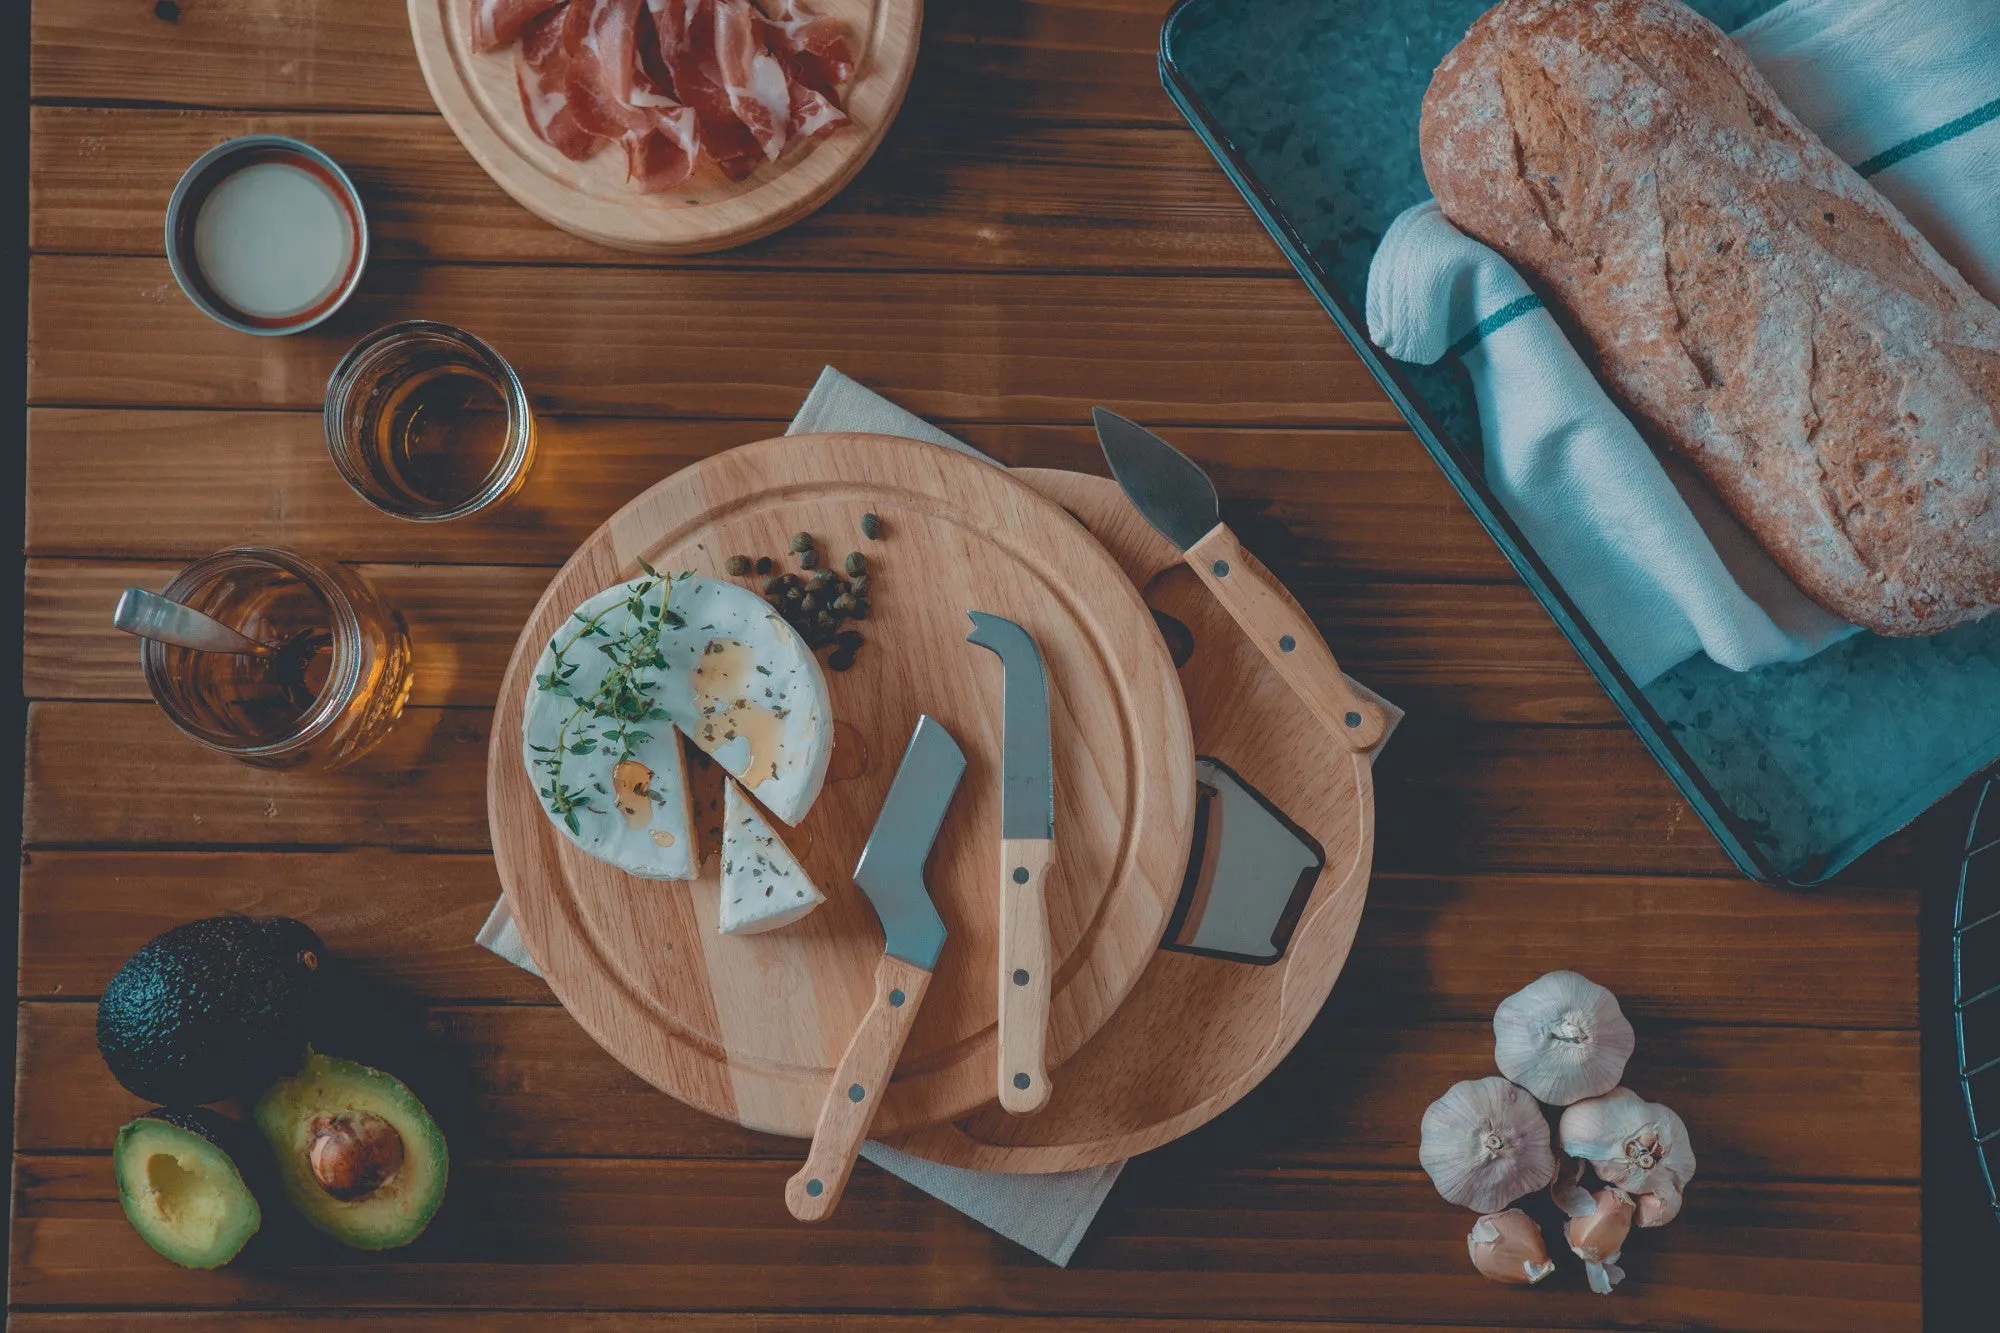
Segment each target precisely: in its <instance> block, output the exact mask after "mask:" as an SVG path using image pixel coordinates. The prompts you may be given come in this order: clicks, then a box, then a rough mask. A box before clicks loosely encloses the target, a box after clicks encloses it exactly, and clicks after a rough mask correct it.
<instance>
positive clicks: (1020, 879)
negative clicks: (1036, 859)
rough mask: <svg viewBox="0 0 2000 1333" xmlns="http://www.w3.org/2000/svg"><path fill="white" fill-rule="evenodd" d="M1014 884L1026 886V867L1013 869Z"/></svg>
mask: <svg viewBox="0 0 2000 1333" xmlns="http://www.w3.org/2000/svg"><path fill="white" fill-rule="evenodd" d="M1014 882H1015V883H1016V884H1026V883H1027V882H1028V867H1026V866H1015V867H1014Z"/></svg>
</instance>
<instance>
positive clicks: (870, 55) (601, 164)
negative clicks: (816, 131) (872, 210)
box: [409, 0, 924, 254]
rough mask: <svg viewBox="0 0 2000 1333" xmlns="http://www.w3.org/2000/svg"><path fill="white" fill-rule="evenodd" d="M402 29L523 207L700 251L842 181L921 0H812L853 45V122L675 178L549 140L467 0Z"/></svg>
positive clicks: (743, 235) (417, 15) (572, 227)
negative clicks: (655, 181)
mask: <svg viewBox="0 0 2000 1333" xmlns="http://www.w3.org/2000/svg"><path fill="white" fill-rule="evenodd" d="M409 7H410V35H411V37H412V39H413V40H414V41H415V43H416V48H417V63H418V64H419V65H421V66H422V67H423V71H424V82H425V83H427V84H428V85H429V86H430V90H431V100H432V101H434V102H436V103H437V109H438V110H439V111H440V112H441V113H443V115H444V119H445V123H446V124H448V125H450V126H451V128H452V132H453V133H454V134H456V135H458V140H459V142H460V143H462V144H464V145H465V149H466V151H467V152H469V153H471V154H472V158H473V161H475V162H477V163H479V165H480V166H481V167H482V168H484V169H485V171H486V174H487V175H489V176H491V177H492V178H493V180H494V183H495V184H497V185H499V187H500V188H501V189H503V190H505V191H506V192H507V193H508V194H510V195H512V196H513V198H514V201H515V202H516V203H518V204H520V205H521V206H522V207H523V208H525V209H527V210H528V211H529V212H531V213H533V214H534V215H535V216H537V217H539V218H541V219H542V220H543V221H545V222H550V223H553V224H554V225H556V226H558V227H561V228H562V229H563V230H564V231H567V232H571V233H573V234H575V235H577V236H581V237H583V238H584V239H585V240H588V241H595V242H597V243H598V244H599V245H608V246H612V247H614V248H616V249H620V250H648V251H653V252H656V253H660V254H697V253H700V252H702V251H705V250H723V249H727V248H728V247H730V246H732V245H742V244H743V243H744V242H746V241H754V240H756V239H757V238H758V237H760V236H768V235H769V234H770V233H772V232H774V231H777V230H778V229H779V228H781V227H788V226H790V225H791V224H792V223H794V222H797V221H798V220H799V219H800V218H802V217H804V216H806V214H808V213H810V212H812V211H813V210H814V209H816V208H818V207H819V206H820V205H821V204H823V203H825V202H826V201H827V200H828V199H831V198H832V197H833V196H834V195H835V194H836V193H838V192H839V190H840V187H841V186H843V185H845V184H847V182H848V181H849V180H850V179H851V178H852V177H853V175H854V173H855V172H857V171H859V170H860V169H861V165H862V163H864V162H866V161H867V160H868V158H869V156H870V155H871V154H872V153H874V151H875V146H876V145H877V144H879V143H880V142H881V141H882V136H883V134H885V133H886V132H887V131H888V129H889V125H890V122H892V121H894V120H895V118H896V111H897V108H899V107H901V106H902V104H903V93H904V91H905V90H906V89H907V88H908V87H909V86H910V73H911V71H912V70H914V69H915V68H916V64H917V38H918V35H919V33H920V32H921V31H922V28H923V17H924V5H923V0H816V3H815V4H814V5H813V12H814V13H816V14H825V15H827V16H829V17H832V18H835V19H837V20H839V21H840V24H841V26H842V28H844V29H845V30H846V32H847V36H848V40H849V41H850V42H851V43H853V47H854V51H855V67H854V76H853V78H851V79H850V80H849V81H848V83H847V86H846V87H845V88H843V89H841V105H842V107H843V108H844V109H845V110H846V112H847V114H848V117H849V118H850V121H851V123H850V124H848V125H845V126H843V127H842V128H840V129H838V130H834V131H832V132H831V133H828V134H824V135H822V136H820V137H819V138H817V139H811V140H804V141H794V142H792V143H790V144H787V145H786V147H785V151H784V152H783V153H781V154H779V156H778V159H777V160H776V161H775V162H767V163H765V164H764V165H763V166H761V167H759V168H758V169H757V170H756V171H754V172H752V173H751V174H750V175H749V176H747V177H746V178H744V179H743V180H740V181H732V180H730V179H728V178H727V177H725V176H724V175H723V174H722V173H721V172H719V171H717V170H716V169H715V168H714V166H713V165H712V164H702V165H700V166H697V167H696V169H695V173H694V175H693V176H691V177H689V178H688V180H687V181H686V182H685V183H684V184H683V185H681V186H680V187H679V188H678V189H673V190H668V191H665V192H664V193H661V194H652V195H647V194H640V193H638V192H637V191H636V190H634V189H632V188H631V187H630V186H628V185H627V184H626V183H625V154H624V153H623V152H622V151H621V150H619V149H618V147H617V146H616V145H609V146H607V147H605V148H603V149H601V150H599V152H598V153H597V154H596V156H594V157H591V158H589V159H588V160H586V161H583V162H572V161H570V160H569V159H568V158H566V157H564V156H563V155H562V154H561V153H558V152H557V151H556V150H555V149H553V148H551V147H550V146H549V145H548V144H546V143H543V142H542V140H541V139H540V138H539V137H538V136H537V135H536V134H535V132H534V130H533V129H532V128H530V126H529V125H528V120H527V116H526V115H525V114H524V113H523V111H522V109H521V93H520V88H519V86H518V84H517V82H516V77H515V73H514V48H513V47H511V46H510V47H507V48H505V49H503V50H499V51H475V50H473V48H472V0H409Z"/></svg>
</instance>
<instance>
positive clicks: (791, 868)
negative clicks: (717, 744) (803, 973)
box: [718, 780, 826, 935]
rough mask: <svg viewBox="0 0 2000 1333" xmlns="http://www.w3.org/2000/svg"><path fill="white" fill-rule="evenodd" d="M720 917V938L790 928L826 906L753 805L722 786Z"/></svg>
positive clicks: (726, 785) (732, 786)
mask: <svg viewBox="0 0 2000 1333" xmlns="http://www.w3.org/2000/svg"><path fill="white" fill-rule="evenodd" d="M723 786H724V788H725V794H724V796H723V800H722V811H723V813H722V912H721V915H720V922H719V927H718V928H719V929H720V930H721V931H722V933H723V934H725V935H755V934H756V933H758V932H759V931H764V930H776V929H777V928H778V927H780V926H789V925H791V924H792V922H794V921H797V920H798V919H799V918H800V917H802V916H804V915H805V914H806V913H808V912H810V911H812V909H813V908H815V907H818V906H819V905H820V904H821V903H823V902H825V901H826V895H824V894H822V893H821V892H820V891H819V889H818V887H817V886H815V885H814V884H813V882H812V880H811V879H810V878H808V877H807V875H806V872H805V868H804V867H803V866H801V865H800V864H799V861H798V858H797V857H795V856H793V855H792V849H791V848H789V847H787V846H785V840H784V839H783V838H781V837H779V836H778V834H777V831H776V830H775V829H773V828H772V827H771V825H770V822H769V821H768V820H766V819H765V818H764V816H763V813H762V812H761V811H759V810H758V809H757V805H756V802H754V801H752V800H751V799H750V798H749V797H748V796H745V795H744V794H743V790H742V788H740V787H738V786H737V785H736V784H735V783H733V782H729V781H727V780H725V781H724V783H723Z"/></svg>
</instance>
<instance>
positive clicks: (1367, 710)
mask: <svg viewBox="0 0 2000 1333" xmlns="http://www.w3.org/2000/svg"><path fill="white" fill-rule="evenodd" d="M1090 415H1091V420H1093V421H1094V422H1096V423H1097V442H1098V444H1100V445H1102V446H1103V448H1104V457H1105V459H1106V460H1107V461H1108V462H1109V463H1110V464H1111V475H1112V476H1114V477H1116V478H1117V479H1118V485H1119V488H1120V489H1121V490H1123V491H1124V492H1125V498H1126V499H1128V500H1130V501H1131V502H1132V505H1133V507H1134V508H1136V509H1137V510H1138V511H1139V513H1140V514H1141V515H1142V516H1143V517H1144V518H1145V520H1146V521H1147V522H1148V523H1150V524H1152V525H1153V527H1154V529H1155V530H1157V531H1158V532H1159V534H1160V535H1161V536H1162V537H1165V538H1166V539H1167V540H1168V541H1170V542H1172V543H1173V544H1174V545H1175V547H1177V548H1178V549H1179V550H1180V553H1181V558H1182V559H1183V560H1185V561H1187V563H1188V565H1189V567H1190V568H1192V569H1193V570H1194V572H1195V574H1196V575H1197V576H1199V577H1200V579H1201V581H1202V582H1203V583H1205V584H1207V585H1208V590H1209V591H1210V592H1211V593H1213V594H1214V595H1215V599H1216V600H1217V601H1218V602H1221V603H1222V605H1223V608H1224V609H1225V610H1227V611H1228V612H1229V614H1230V616H1231V618H1233V619H1234V620H1235V621H1236V623H1237V625H1239V626H1240V627H1241V628H1242V630H1243V632H1244V633H1245V634H1247V635H1249V636H1250V641H1251V642H1252V643H1254V644H1256V645H1257V650H1258V651H1259V652H1261V653H1263V654H1264V660H1266V661H1267V662H1269V663H1270V664H1271V666H1272V668H1273V669H1274V670H1276V671H1277V673H1278V675H1279V677H1280V678H1282V679H1283V680H1284V682H1285V684H1287V685H1289V686H1291V689H1292V693H1294V694H1296V695H1298V697H1299V701H1300V702H1301V703H1303V704H1305V706H1306V708H1307V709H1308V710H1309V711H1310V712H1311V713H1312V715H1313V716H1314V717H1315V718H1316V719H1318V721H1319V723H1320V725H1321V726H1323V727H1325V728H1326V729H1327V730H1328V731H1330V732H1332V733H1333V734H1334V735H1335V736H1338V737H1339V738H1340V739H1341V740H1342V741H1344V742H1346V743H1347V745H1349V746H1350V747H1351V748H1353V749H1356V750H1365V749H1367V748H1369V747H1370V746H1372V745H1374V744H1375V743H1376V742H1377V741H1379V740H1381V739H1382V734H1383V733H1384V732H1385V731H1386V730H1387V729H1388V718H1387V717H1385V716H1384V715H1383V713H1382V710H1381V709H1380V708H1378V707H1377V706H1376V705H1375V704H1373V703H1370V702H1369V701H1368V700H1366V699H1364V698H1362V697H1361V695H1360V694H1359V693H1357V692H1356V691H1355V689H1354V687H1353V686H1352V685H1350V684H1348V682H1347V677H1346V676H1344V675H1342V674H1341V670H1340V664H1339V663H1338V662H1336V661H1335V660H1334V657H1333V650H1332V649H1330V648H1328V647H1327V646H1326V640H1324V639H1322V638H1320V635H1319V631H1318V630H1317V629H1315V628H1314V627H1313V623H1312V619H1311V617H1309V616H1307V615H1306V613H1305V608H1303V607H1301V606H1300V605H1299V604H1298V603H1297V602H1296V601H1294V600H1293V598H1292V595H1291V594H1290V593H1289V592H1286V591H1285V586H1284V585H1283V584H1282V583H1280V582H1278V580H1277V578H1276V576H1274V575H1273V574H1272V573H1271V571H1270V570H1268V569H1266V568H1264V565H1263V563H1262V562H1261V561H1259V560H1258V559H1257V557H1256V556H1254V555H1251V554H1250V552H1248V551H1247V550H1245V549H1244V548H1243V544H1242V543H1241V542H1239V541H1237V540H1236V534H1235V533H1233V532H1231V531H1230V530H1229V525H1228V524H1226V523H1224V522H1223V521H1222V513H1221V507H1220V505H1219V504H1218V502H1217V500H1216V498H1215V486H1214V484H1213V483H1211V482H1210V481H1209V479H1208V474H1207V473H1205V472H1203V471H1202V470H1201V468H1200V467H1198V466H1196V464H1195V463H1194V460H1192V459H1190V458H1189V457H1187V455H1185V454H1183V453H1182V452H1181V451H1180V450H1178V449H1176V448H1174V447H1173V446H1172V445H1171V444H1168V443H1167V442H1166V441H1165V440H1163V439H1161V438H1160V437H1159V436H1157V435H1155V434H1153V433H1152V432H1151V431H1149V430H1147V429H1146V428H1145V427H1143V426H1139V425H1136V424H1134V423H1133V422H1130V421H1127V420H1126V419H1125V418H1124V417H1121V416H1119V415H1118V414H1117V413H1116V412H1108V411H1106V410H1105V409H1104V408H1101V407H1093V408H1092V409H1091V410H1090Z"/></svg>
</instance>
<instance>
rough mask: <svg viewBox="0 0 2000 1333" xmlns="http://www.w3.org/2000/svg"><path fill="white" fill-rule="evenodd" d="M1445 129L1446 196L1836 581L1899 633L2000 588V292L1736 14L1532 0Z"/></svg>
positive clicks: (1758, 517) (1639, 419)
mask: <svg viewBox="0 0 2000 1333" xmlns="http://www.w3.org/2000/svg"><path fill="white" fill-rule="evenodd" d="M1422 145H1423V161H1424V174H1425V176H1426V177H1427V178H1428V179H1429V181H1430V186H1431V190H1432V192H1433V193H1434V194H1436V196H1437V200H1438V203H1439V205H1440V206H1441V207H1442V208H1443V210H1444V213H1445V216H1446V217H1448V218H1450V219H1451V221H1452V222H1453V223H1454V224H1456V225H1457V226H1458V228H1459V229H1460V230H1462V231H1464V232H1466V233H1468V234H1470V235H1471V236H1474V237H1476V238H1477V239H1479V240H1480V241H1483V242H1484V243H1486V244H1487V245H1489V246H1491V247H1493V248H1494V249H1495V250H1498V251H1499V252H1500V253H1501V254H1503V255H1505V256H1507V258H1508V259H1510V260H1511V261H1513V263H1514V264H1515V265H1516V266H1517V267H1518V268H1520V269H1521V270H1522V271H1523V272H1524V274H1525V275H1526V276H1527V277H1528V278H1529V280H1530V281H1531V282H1533V283H1535V284H1536V285H1537V286H1538V287H1539V288H1540V290H1541V291H1542V292H1543V294H1544V295H1545V296H1547V297H1550V298H1552V301H1551V304H1552V307H1553V308H1554V310H1555V313H1556V315H1557V318H1558V319H1560V320H1562V321H1564V322H1565V324H1566V325H1567V327H1568V328H1569V330H1570V332H1571V335H1572V337H1574V338H1575V339H1576V340H1577V344H1578V350H1579V351H1581V352H1583V353H1584V355H1585V356H1587V357H1591V358H1593V359H1594V364H1595V366H1596V368H1597V370H1598V372H1599V375H1600V377H1601V378H1602V379H1603V380H1604V382H1605V384H1606V385H1607V387H1609V388H1610V389H1611V390H1612V391H1613V392H1614V393H1615V394H1616V395H1618V396H1619V397H1621V398H1622V399H1623V400H1624V402H1625V404H1626V406H1627V407H1628V408H1630V409H1631V410H1632V412H1633V415H1634V419H1635V421H1636V423H1637V424H1638V426H1639V427H1640V429H1641V431H1642V432H1644V433H1646V434H1647V435H1648V437H1649V438H1650V439H1651V440H1652V441H1653V443H1654V444H1655V445H1656V447H1664V448H1667V449H1671V450H1673V451H1675V452H1676V453H1678V454H1680V455H1682V456H1683V457H1685V458H1686V459H1688V460H1689V461H1690V462H1691V463H1692V464H1693V465H1694V466H1695V468H1696V469H1697V470H1698V471H1699V472H1700V473H1701V474H1702V475H1703V477H1705V478H1706V479H1707V481H1708V483H1709V484H1710V485H1711V486H1712V487H1713V488H1714V489H1715V491H1716V493H1717V494H1718V495H1720V496H1721V498H1722V500H1723V502H1724V503H1725V504H1727V505H1728V507H1729V508H1730V509H1731V510H1732V511H1733V512H1734V513H1735V514H1736V516H1737V517H1738V518H1739V519H1741V520H1742V521H1743V523H1744V525H1745V526H1746V527H1748V528H1749V529H1750V531H1751V532H1752V533H1754V534H1755V535H1756V536H1757V538H1758V540H1759V541H1760V542H1761V543H1762V544H1763V545H1764V547H1765V548H1766V549H1767V550H1768V551H1769V552H1770V554H1771V555H1772V557H1773V558H1774V559H1775V560H1776V561H1777V562H1778V564H1779V565H1780V566H1781V567H1782V568H1783V569H1784V570H1785V571H1786V572H1787V573H1788V574H1790V575H1791V576H1792V578H1793V579H1794V580H1796V581H1797V583H1798V584H1799V586H1800V587H1801V588H1803V589H1804V590H1805V591H1806V593H1807V594H1808V595H1809V596H1811V597H1812V598H1813V599H1814V600H1816V601H1818V602H1819V603H1821V604H1822V605H1824V606H1825V607H1826V608H1827V609H1829V610H1831V611H1833V612H1834V613H1835V614H1837V615H1840V616H1844V617H1846V618H1847V619H1849V620H1851V621H1853V622H1855V623H1856V624H1859V625H1862V626H1864V627H1866V628H1868V629H1871V630H1874V631H1875V632H1877V633H1879V634H1894V635H1916V634H1933V633H1936V632H1938V631H1939V630H1943V629H1948V628H1950V627H1952V626H1954V625H1959V624H1964V623H1965V622H1967V621H1971V620H1977V619H1978V618H1980V617H1981V616H1983V615H1985V614H1987V613H1988V612H1990V611H1992V610H1993V609H1995V607H1996V606H2000V311H1996V310H1995V309H1994V307H1993V306H1992V305H1991V304H1990V303H1989V302H1987V301H1986V300H1985V299H1984V298H1982V297H1981V296H1980V295H1979V294H1978V293H1977V292H1975V291H1974V290H1973V289H1972V288H1971V287H1970V286H1968V285H1967V284H1966V282H1965V281H1964V279H1962V278H1961V277H1959V275H1958V274H1957V273H1956V272H1955V271H1954V270H1953V269H1952V268H1951V266H1950V265H1948V264H1947V263H1945V261H1944V260H1943V259H1941V258H1939V256H1938V254H1937V252H1936V251H1935V250H1933V249H1932V248H1931V246H1930V245H1929V243H1928V242H1926V241H1925V240H1924V238H1923V237H1922V236H1920V235H1919V234H1918V233H1917V232H1916V230H1915V229H1914V228H1912V227H1911V226H1910V224H1909V223H1908V222H1906V221H1904V219H1903V217H1902V215H1901V214H1900V213H1898V212H1897V211H1896V209H1895V208H1894V207H1893V206H1892V205H1891V204H1890V203H1889V202H1888V201H1887V200H1886V199H1884V198H1883V197H1882V196H1881V195H1880V194H1879V193H1877V192H1876V191H1875V189H1874V188H1873V187H1871V186H1870V185H1869V184H1868V183H1867V182H1866V181H1864V180H1862V179H1861V178H1860V177H1859V176H1857V175H1856V174H1855V173H1854V172H1853V170H1851V169H1850V168H1849V167H1848V166H1847V165H1846V164H1845V163H1843V162H1841V161H1840V160H1839V159H1838V158H1837V157H1835V156H1834V155H1833V154H1832V153H1831V152H1829V151H1828V150H1827V149H1826V147H1825V146H1824V145H1823V144H1821V143H1820V141H1819V140H1818V138H1816V137H1815V136H1814V135H1813V133H1812V132H1811V131H1810V130H1808V129H1806V128H1805V126H1803V125H1801V124H1800V123H1799V122H1798V120H1797V119H1796V118H1795V117H1793V115H1792V114H1791V113H1790V112H1789V111H1787V110H1786V109H1785V108H1784V106H1783V105H1781V104H1780V103H1779V101H1778V98H1777V95H1776V94H1775V93H1773V92H1772V90H1771V87H1770V85H1769V84H1768V83H1766V82H1765V81H1764V78H1763V76H1762V75H1760V74H1759V73H1758V72H1757V70H1756V69H1755V67H1753V66H1752V65H1751V64H1750V62H1749V61H1748V60H1747V59H1745V57H1744V56H1743V54H1742V52H1740V51H1739V50H1738V49H1737V48H1736V46H1735V44H1734V43H1733V42H1731V41H1730V40H1729V38H1728V37H1727V36H1725V35H1724V34H1723V33H1722V32H1721V31H1720V30H1718V29H1717V28H1716V27H1715V26H1714V25H1712V24H1711V23H1709V22H1708V21H1707V20H1706V19H1704V18H1702V17H1700V16H1699V15H1697V14H1696V13H1694V11H1692V10H1690V9H1688V8H1687V7H1686V6H1684V5H1682V4H1680V3H1678V0H1506V2H1505V3H1503V4H1500V5H1499V6H1497V7H1496V8H1494V9H1492V10H1490V11H1488V12H1487V14H1486V15H1485V16H1484V17H1483V18H1481V19H1480V20H1479V21H1478V22H1477V23H1475V24H1474V25H1473V26H1472V30H1471V31H1470V32H1468V33H1467V34H1466V36H1465V39H1464V40H1463V41H1461V42H1460V43H1459V44H1458V46H1457V47H1456V48H1455V49H1454V50H1453V51H1452V52H1451V54H1450V55H1448V56H1446V57H1445V59H1444V62H1443V63H1442V64H1440V65H1439V66H1438V69H1437V73H1436V75H1435V76H1434V77H1433V78H1432V80H1431V85H1430V90H1429V92H1428V93H1427V94H1426V96H1425V98H1424V106H1423V122H1422ZM1996 225H2000V221H1996Z"/></svg>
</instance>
